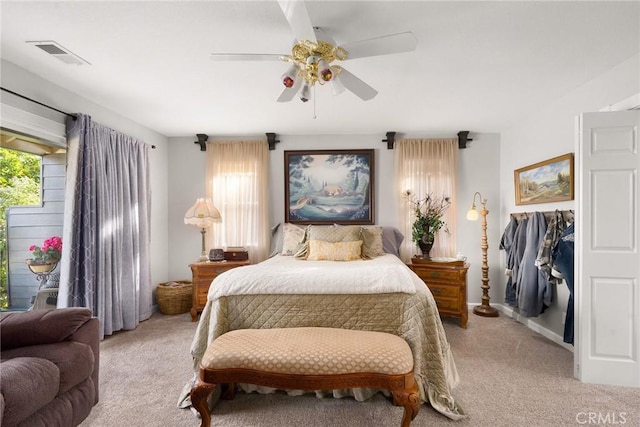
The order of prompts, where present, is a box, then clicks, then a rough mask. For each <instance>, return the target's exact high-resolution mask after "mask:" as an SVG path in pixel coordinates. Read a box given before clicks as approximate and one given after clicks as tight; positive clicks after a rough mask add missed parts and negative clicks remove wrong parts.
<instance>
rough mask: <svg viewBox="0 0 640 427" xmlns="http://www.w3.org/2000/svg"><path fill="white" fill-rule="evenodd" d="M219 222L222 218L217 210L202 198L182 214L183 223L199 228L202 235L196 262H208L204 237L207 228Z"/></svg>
mask: <svg viewBox="0 0 640 427" xmlns="http://www.w3.org/2000/svg"><path fill="white" fill-rule="evenodd" d="M221 221H222V216H221V215H220V212H219V211H218V209H216V208H215V207H214V206H213V204H212V203H211V200H210V199H205V198H203V197H200V198H199V199H198V200H196V203H195V204H194V205H193V206H191V207H190V208H189V210H188V211H187V213H185V214H184V223H185V224H191V225H195V226H196V227H199V228H200V234H202V252H201V253H200V258H199V259H198V261H201V262H202V261H208V260H209V255H208V254H207V250H206V248H205V243H204V235H205V233H206V232H207V228H209V227H211V226H212V225H213V223H215V222H221Z"/></svg>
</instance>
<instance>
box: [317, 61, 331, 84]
mask: <svg viewBox="0 0 640 427" xmlns="http://www.w3.org/2000/svg"><path fill="white" fill-rule="evenodd" d="M318 70H319V71H320V79H321V80H323V81H325V82H328V81H329V80H331V79H332V78H333V71H331V67H329V64H327V61H325V60H324V59H321V60H320V61H318Z"/></svg>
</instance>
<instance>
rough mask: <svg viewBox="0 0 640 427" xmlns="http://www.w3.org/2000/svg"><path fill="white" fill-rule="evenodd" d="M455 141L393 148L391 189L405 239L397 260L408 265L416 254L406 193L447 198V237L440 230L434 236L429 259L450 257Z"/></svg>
mask: <svg viewBox="0 0 640 427" xmlns="http://www.w3.org/2000/svg"><path fill="white" fill-rule="evenodd" d="M457 150H458V140H457V139H456V138H444V139H400V140H398V141H396V146H395V150H394V152H395V158H394V162H395V167H394V170H395V183H396V185H395V187H396V197H397V200H398V206H399V218H400V225H399V227H398V228H399V229H400V231H402V233H403V234H404V235H405V239H404V242H403V243H402V247H401V249H400V256H401V258H402V259H403V260H404V261H409V260H410V259H411V257H412V256H413V255H414V254H417V253H419V252H420V251H419V249H418V247H417V245H416V244H415V243H414V242H413V241H412V240H411V225H412V224H413V221H414V220H415V217H414V216H413V213H412V212H411V206H410V204H409V203H408V201H407V198H406V197H405V196H404V194H405V191H407V190H410V191H411V193H412V197H414V198H421V197H424V196H425V195H426V194H429V193H431V194H433V195H434V196H436V197H440V196H445V197H450V198H451V206H450V207H449V209H447V211H446V212H445V215H444V221H445V223H446V224H447V228H448V229H449V233H446V232H445V231H444V228H443V229H441V230H440V231H439V232H438V234H437V235H436V238H435V242H434V245H433V249H431V253H430V254H431V256H432V257H452V256H454V255H455V251H456V248H455V245H456V197H455V196H456V194H455V189H456V169H457Z"/></svg>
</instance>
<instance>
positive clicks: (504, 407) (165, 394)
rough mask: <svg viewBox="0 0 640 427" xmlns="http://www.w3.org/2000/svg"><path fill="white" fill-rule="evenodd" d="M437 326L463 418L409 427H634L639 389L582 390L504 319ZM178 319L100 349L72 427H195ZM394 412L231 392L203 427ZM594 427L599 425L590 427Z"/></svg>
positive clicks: (370, 419)
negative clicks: (86, 398) (87, 407)
mask: <svg viewBox="0 0 640 427" xmlns="http://www.w3.org/2000/svg"><path fill="white" fill-rule="evenodd" d="M470 316H471V317H470V320H469V325H468V329H466V330H464V329H461V328H460V327H458V326H457V325H456V323H455V322H454V321H448V320H447V321H445V329H446V332H447V337H448V338H449V341H450V343H451V347H452V348H453V354H454V357H455V359H456V364H457V367H458V371H459V374H460V378H461V384H460V385H459V386H458V387H457V388H456V389H455V390H454V391H453V395H454V397H455V398H456V399H457V400H458V401H459V402H460V404H461V405H463V407H464V409H465V410H466V411H467V413H468V414H469V418H468V419H466V420H463V421H458V422H455V421H450V420H449V419H447V418H445V417H444V416H442V415H440V414H439V413H437V412H435V411H434V410H433V409H431V408H430V407H429V406H428V405H423V406H422V408H421V409H420V413H419V414H418V416H417V417H416V419H415V420H414V421H413V423H412V424H411V425H412V426H430V427H432V426H505V427H506V426H509V427H512V426H527V427H528V426H578V425H594V424H600V425H604V424H608V425H612V424H614V425H629V426H640V389H632V388H623V387H609V386H596V385H589V384H582V383H580V382H578V381H576V380H575V379H574V378H573V354H572V353H570V352H568V351H567V350H565V349H564V348H562V347H560V346H558V345H556V344H554V343H553V342H551V341H549V340H547V339H546V338H544V337H542V336H540V335H539V334H537V333H535V332H533V331H531V330H529V329H527V328H526V327H524V326H523V325H521V324H520V323H518V322H516V321H515V320H512V319H510V318H508V317H505V316H502V317H499V318H483V317H478V316H475V315H473V314H471V315H470ZM195 327H196V324H195V323H192V322H191V321H190V316H189V315H188V314H181V315H177V316H163V315H161V314H154V316H153V317H152V318H151V319H150V320H148V321H146V322H143V323H141V324H140V326H138V328H137V329H135V330H133V331H127V332H119V333H116V334H115V335H113V336H111V337H108V338H107V339H105V340H104V341H103V342H102V345H101V358H102V360H101V368H100V369H101V372H100V393H101V394H100V403H98V405H97V406H96V407H95V408H94V409H93V411H92V413H91V415H90V416H89V418H87V419H86V420H85V421H84V423H82V427H89V426H91V427H99V426H124V425H126V426H139V427H141V426H176V427H178V426H198V425H199V419H198V418H196V416H195V415H194V414H193V413H192V412H191V411H189V410H183V409H178V408H177V406H176V403H177V398H178V395H179V393H180V390H181V389H182V387H183V385H184V384H185V383H186V382H187V381H188V380H189V379H190V378H191V360H190V356H189V346H190V343H191V339H192V337H193V334H194V331H195ZM401 418H402V408H398V407H394V406H392V405H391V403H390V402H389V400H387V399H386V398H385V397H384V396H382V395H380V394H379V395H377V396H375V397H374V398H373V399H371V400H369V401H366V402H356V401H355V400H353V399H351V398H345V399H332V398H327V399H318V398H316V397H315V396H313V395H306V396H301V397H289V396H287V395H286V394H281V393H277V394H271V395H260V394H249V395H247V394H244V393H238V394H237V396H236V398H235V400H233V401H222V402H221V403H220V404H219V405H218V406H217V407H216V408H215V411H214V415H213V417H212V425H213V426H228V427H240V426H250V427H256V426H305V427H311V426H318V427H324V426H355V427H357V426H363V427H364V426H367V427H370V426H399V425H400V420H401ZM597 421H599V423H598V422H597Z"/></svg>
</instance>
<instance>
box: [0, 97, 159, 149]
mask: <svg viewBox="0 0 640 427" xmlns="http://www.w3.org/2000/svg"><path fill="white" fill-rule="evenodd" d="M0 89H2V90H3V91H4V92H9V93H10V94H12V95H15V96H17V97H19V98H22V99H26V100H27V101H30V102H33V103H34V104H38V105H42V106H43V107H46V108H48V109H50V110H53V111H57V112H58V113H61V114H64V115H65V116H69V117H73V120H76V119H77V118H78V116H77V115H76V114H71V113H67V112H66V111H62V110H58V109H57V108H55V107H52V106H50V105H47V104H43V103H42V102H40V101H36V100H35V99H31V98H29V97H27V96H24V95H21V94H19V93H17V92H14V91H12V90H9V89H6V88H3V87H0ZM151 148H152V149H154V150H155V148H156V146H155V145H152V146H151Z"/></svg>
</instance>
